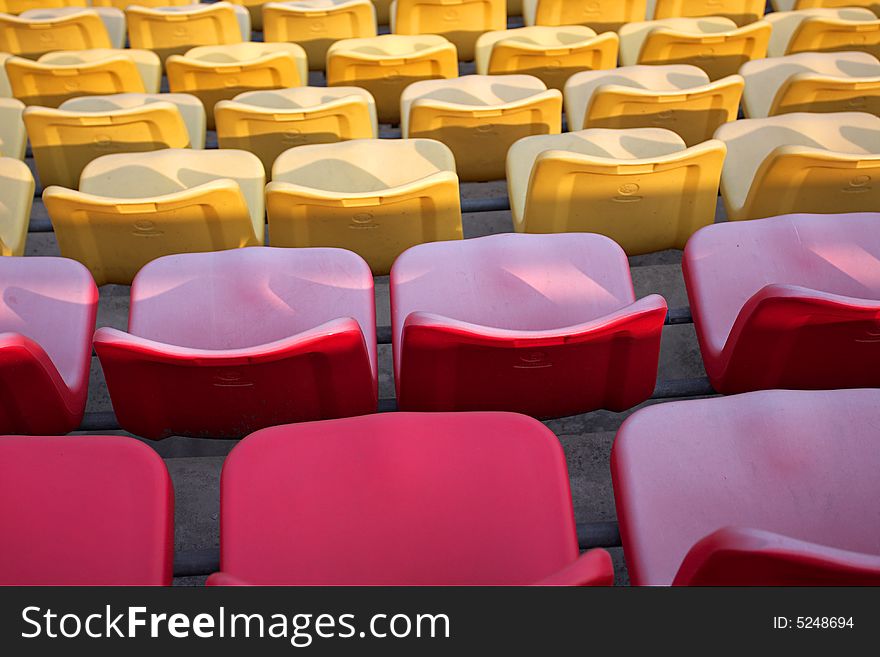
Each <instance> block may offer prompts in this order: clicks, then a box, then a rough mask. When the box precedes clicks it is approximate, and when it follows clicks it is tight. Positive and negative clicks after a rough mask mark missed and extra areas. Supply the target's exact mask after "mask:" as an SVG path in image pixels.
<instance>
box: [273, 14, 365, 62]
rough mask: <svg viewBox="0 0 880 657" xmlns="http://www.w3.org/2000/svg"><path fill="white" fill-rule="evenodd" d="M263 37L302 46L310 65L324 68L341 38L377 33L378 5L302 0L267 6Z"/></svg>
mask: <svg viewBox="0 0 880 657" xmlns="http://www.w3.org/2000/svg"><path fill="white" fill-rule="evenodd" d="M263 21H264V29H263V38H264V39H265V40H266V41H287V42H292V43H296V44H299V45H300V46H302V47H303V48H304V49H305V51H306V55H307V56H308V58H309V68H310V69H312V70H318V71H323V70H324V66H325V65H326V62H327V50H328V49H329V48H330V46H331V44H333V42H335V41H339V40H340V39H353V38H361V37H374V36H376V9H375V7H374V6H373V3H372V2H371V1H370V0H298V1H297V2H270V3H268V4H266V5H265V6H264V7H263Z"/></svg>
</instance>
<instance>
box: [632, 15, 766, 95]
mask: <svg viewBox="0 0 880 657" xmlns="http://www.w3.org/2000/svg"><path fill="white" fill-rule="evenodd" d="M770 32H771V27H770V24H769V23H768V22H767V21H756V22H754V23H751V24H749V25H745V26H743V27H737V25H736V23H734V22H733V21H732V20H730V19H729V18H721V17H710V18H665V19H663V20H656V21H645V22H640V23H630V24H628V25H625V26H623V27H622V28H620V64H621V66H633V65H635V64H692V65H694V66H699V67H700V68H701V69H703V70H704V71H706V73H707V74H708V75H709V77H710V78H711V79H712V80H718V79H720V78H723V77H725V76H728V75H734V74H735V73H736V72H737V71H739V69H740V67H741V66H742V65H743V64H744V63H746V62H748V61H750V60H752V59H761V58H763V57H765V56H766V55H767V44H768V43H769V41H770Z"/></svg>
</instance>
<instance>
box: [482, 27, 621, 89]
mask: <svg viewBox="0 0 880 657" xmlns="http://www.w3.org/2000/svg"><path fill="white" fill-rule="evenodd" d="M618 45H619V39H618V37H617V35H616V34H615V33H614V32H605V33H604V34H600V35H597V34H596V33H595V32H594V31H593V30H592V29H590V28H589V27H584V26H583V25H571V26H567V27H547V26H543V25H533V26H532V27H520V28H516V29H512V30H498V31H495V32H486V33H485V34H483V35H482V36H481V37H480V38H479V39H477V46H476V64H477V73H478V74H479V75H498V74H503V73H525V74H528V75H534V76H535V77H536V78H538V79H540V80H541V81H542V82H543V83H544V84H546V85H547V86H548V87H550V88H551V89H560V90H561V89H562V87H563V86H564V85H565V81H566V80H568V78H569V77H571V76H572V74H574V73H577V72H578V71H591V70H601V69H609V68H614V67H615V66H617V51H618Z"/></svg>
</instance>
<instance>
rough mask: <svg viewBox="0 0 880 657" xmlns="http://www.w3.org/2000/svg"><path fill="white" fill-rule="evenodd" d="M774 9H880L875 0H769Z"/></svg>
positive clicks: (879, 4)
mask: <svg viewBox="0 0 880 657" xmlns="http://www.w3.org/2000/svg"><path fill="white" fill-rule="evenodd" d="M770 5H771V6H772V7H773V9H774V11H792V10H793V9H813V8H816V7H868V8H873V9H875V10H876V9H880V3H878V2H877V0H770Z"/></svg>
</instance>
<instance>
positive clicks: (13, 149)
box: [0, 98, 27, 160]
mask: <svg viewBox="0 0 880 657" xmlns="http://www.w3.org/2000/svg"><path fill="white" fill-rule="evenodd" d="M23 113H24V103H22V102H21V101H20V100H16V99H15V98H0V156H3V157H10V158H14V159H16V160H23V159H24V155H25V150H26V148H27V133H26V132H25V129H24V121H23V120H22V118H21V117H22V114H23Z"/></svg>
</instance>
